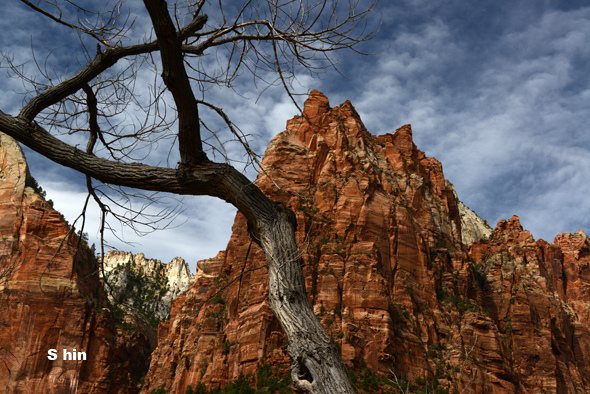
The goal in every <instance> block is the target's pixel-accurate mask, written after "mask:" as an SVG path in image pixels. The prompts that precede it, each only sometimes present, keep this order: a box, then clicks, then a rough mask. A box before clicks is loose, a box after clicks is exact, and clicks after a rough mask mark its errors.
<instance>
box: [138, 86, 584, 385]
mask: <svg viewBox="0 0 590 394" xmlns="http://www.w3.org/2000/svg"><path fill="white" fill-rule="evenodd" d="M262 166H263V168H264V172H262V171H261V172H260V174H259V176H258V179H257V180H256V185H257V186H258V187H260V188H261V189H262V191H263V192H264V193H265V194H266V195H268V196H269V197H270V198H271V199H273V200H275V201H280V202H282V203H283V204H285V205H287V206H289V207H290V208H291V209H292V210H293V211H294V212H295V214H296V216H297V223H298V228H297V232H296V237H297V241H298V244H299V255H297V256H293V258H294V259H297V260H298V261H299V262H300V264H301V266H302V268H303V271H304V274H305V278H306V287H307V292H308V296H309V300H310V302H311V304H312V305H313V308H314V310H315V312H316V314H317V316H318V319H320V321H321V322H322V324H323V326H324V327H325V328H326V331H327V332H328V335H329V336H330V337H331V338H332V340H333V341H334V343H335V344H336V345H337V347H338V349H339V350H340V351H341V354H342V358H343V360H344V363H345V365H346V366H347V368H349V369H351V370H353V372H352V376H353V382H354V384H355V385H356V386H357V388H363V389H367V390H369V391H371V390H372V391H378V390H379V389H375V388H374V387H373V383H374V382H375V381H378V385H379V387H381V389H382V390H387V388H388V387H396V388H398V386H397V384H398V383H399V384H400V385H406V386H407V385H408V384H410V385H411V387H412V390H414V391H416V390H418V389H422V390H426V389H428V391H429V392H430V391H434V389H435V388H436V387H442V388H447V389H449V391H451V392H453V391H455V392H475V393H484V392H485V393H490V392H491V393H513V392H523V393H524V392H543V391H545V392H548V393H549V392H551V393H567V392H571V393H573V392H585V391H588V390H590V381H589V379H590V373H589V371H588V365H590V364H589V362H590V355H589V354H588V349H590V346H589V345H588V339H589V338H590V335H588V334H589V333H588V320H589V317H588V316H589V310H590V303H589V302H590V300H589V299H588V296H589V294H588V288H589V287H588V286H589V283H588V280H589V279H590V274H588V272H587V271H588V258H589V253H588V250H589V249H588V245H589V244H588V240H587V238H586V237H585V236H584V235H583V234H571V235H567V234H566V235H562V236H558V237H557V238H556V241H555V242H554V243H553V244H547V243H546V242H544V241H535V240H534V239H533V238H532V236H530V234H528V232H526V231H524V230H523V229H522V227H521V226H520V224H519V223H518V219H516V218H512V219H511V220H509V221H503V222H500V223H499V224H498V227H497V228H496V230H495V231H494V233H493V234H491V239H489V240H480V241H479V242H475V243H471V242H468V241H466V239H465V238H464V237H463V226H464V225H465V224H464V221H462V220H461V214H462V212H464V211H462V210H461V208H460V206H459V204H458V199H457V198H456V196H455V194H454V190H453V188H452V187H451V186H450V184H447V183H446V182H445V178H444V175H443V171H442V166H441V164H440V163H439V162H438V161H437V160H435V159H433V158H429V157H426V156H425V154H424V153H423V152H421V151H420V150H418V149H417V147H416V146H415V144H414V143H413V140H412V129H411V127H410V126H409V125H406V126H403V127H400V128H398V129H397V130H395V131H392V132H391V133H389V134H384V135H381V136H378V137H375V136H373V135H371V134H370V133H368V132H367V130H366V129H365V127H364V125H363V123H362V121H361V119H360V118H359V116H358V114H357V112H356V111H355V109H354V108H353V106H352V104H351V103H350V102H348V101H347V102H345V103H344V104H342V105H340V106H338V107H335V108H331V107H330V105H329V102H328V99H327V98H326V97H325V96H324V95H323V94H321V93H320V92H317V91H312V92H311V95H310V97H309V98H308V100H307V101H306V103H305V107H304V110H303V116H297V117H295V118H294V119H292V120H290V121H289V122H288V123H287V128H286V130H285V131H283V132H282V133H279V134H278V135H277V136H276V137H275V138H274V139H273V140H272V141H271V143H270V145H269V147H268V149H267V151H266V153H265V157H264V160H263V163H262ZM470 226H471V225H469V224H468V225H466V227H470ZM471 227H473V226H471ZM475 227H477V225H476V226H475ZM488 234H489V232H488ZM478 238H479V235H477V236H474V237H472V238H471V240H476V239H478ZM482 238H483V237H482ZM469 243H471V245H470V246H469V249H468V248H467V244H469ZM264 264H265V257H264V254H263V252H262V251H261V249H260V248H259V247H258V246H257V245H256V244H255V243H254V242H252V240H251V239H250V237H249V236H248V231H247V225H246V220H245V219H244V217H243V216H242V215H240V214H238V215H237V216H236V219H235V222H234V226H233V233H232V236H231V239H230V241H229V243H228V246H227V249H226V250H225V251H224V252H221V253H220V254H219V255H218V256H217V257H215V258H212V259H209V260H206V261H203V262H199V264H198V266H199V267H200V271H199V272H197V275H196V280H195V282H194V284H193V285H192V286H191V288H190V289H189V290H188V291H186V292H185V293H183V294H182V295H181V296H180V297H179V298H177V299H176V300H175V301H174V302H173V305H172V312H171V319H170V321H168V322H165V323H161V324H160V329H159V333H158V340H159V342H158V348H157V349H156V351H155V352H154V353H153V354H152V360H151V365H150V371H149V373H148V375H147V377H146V384H145V386H144V388H143V392H145V393H148V392H150V391H151V390H153V389H158V388H165V389H170V390H171V392H184V391H185V390H186V388H187V387H188V386H189V385H191V386H192V387H193V388H195V387H196V386H197V385H198V384H200V383H202V384H204V385H206V386H207V387H208V388H214V387H217V386H223V385H225V384H227V383H228V382H229V381H232V380H234V379H236V378H238V377H239V375H240V374H244V375H245V376H247V374H249V373H254V372H255V371H256V370H257V368H259V367H260V366H262V365H268V364H270V365H271V366H273V368H276V369H272V370H273V371H275V372H276V373H277V374H282V373H284V372H285V371H286V370H287V367H286V366H288V365H289V363H290V360H289V358H288V356H287V355H286V353H285V350H286V345H287V338H286V337H285V335H284V334H283V332H282V330H281V328H280V325H279V323H278V322H277V320H276V319H275V317H274V316H273V314H272V312H271V310H270V308H269V304H268V275H267V271H266V269H265V267H264ZM367 367H368V368H369V370H367V369H366V368H367ZM366 371H372V372H371V373H372V374H374V375H371V374H368V372H366ZM369 378H371V379H372V380H371V379H369ZM406 386H404V387H406Z"/></svg>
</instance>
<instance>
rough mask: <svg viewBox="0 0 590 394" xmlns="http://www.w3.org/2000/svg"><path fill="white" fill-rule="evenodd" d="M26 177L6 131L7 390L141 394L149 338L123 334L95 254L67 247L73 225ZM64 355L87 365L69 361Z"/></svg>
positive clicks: (3, 386)
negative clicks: (81, 357)
mask: <svg viewBox="0 0 590 394" xmlns="http://www.w3.org/2000/svg"><path fill="white" fill-rule="evenodd" d="M27 176H28V171H27V165H26V162H25V159H24V156H23V154H22V151H21V149H20V147H19V146H18V144H17V143H16V142H15V141H14V140H13V139H12V138H10V137H8V136H6V135H4V134H2V133H0V239H1V241H0V275H2V276H3V277H2V278H1V279H0V391H1V392H6V393H70V392H77V393H129V392H136V391H137V388H136V386H135V384H134V383H133V381H134V380H135V381H136V380H137V378H133V374H137V373H141V371H142V370H145V368H146V363H147V362H148V358H149V344H148V343H147V340H146V338H145V337H143V336H142V335H140V334H126V335H124V336H123V335H121V333H117V330H116V329H115V326H114V324H113V318H112V315H111V312H110V310H109V309H107V308H106V307H107V302H106V296H105V293H104V290H103V289H102V284H101V283H100V282H99V280H98V276H97V275H96V269H97V265H96V261H95V259H94V256H93V255H92V252H91V251H90V250H89V249H88V247H86V246H84V245H82V246H81V247H80V250H79V251H78V252H76V248H77V246H78V238H77V237H74V236H72V235H70V236H69V237H68V238H66V240H65V241H64V242H63V244H62V241H63V240H64V237H66V234H67V232H68V229H69V227H68V226H67V224H66V223H65V222H64V221H63V219H62V218H61V217H60V214H59V213H58V212H56V211H55V210H53V209H52V208H51V207H50V206H49V205H48V204H47V203H46V202H45V201H44V200H43V199H42V198H41V197H40V196H39V195H37V194H35V193H34V191H33V189H32V188H31V187H26V186H25V180H26V178H27ZM60 245H61V246H60ZM49 349H56V350H57V355H58V358H57V360H55V361H51V360H49V359H48V350H49ZM64 349H65V350H67V351H69V352H73V350H74V349H76V351H77V352H85V353H86V357H87V359H86V361H64V360H62V351H63V350H64Z"/></svg>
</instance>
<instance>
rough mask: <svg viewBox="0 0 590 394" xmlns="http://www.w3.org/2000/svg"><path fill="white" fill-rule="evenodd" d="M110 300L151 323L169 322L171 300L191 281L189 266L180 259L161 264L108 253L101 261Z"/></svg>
mask: <svg viewBox="0 0 590 394" xmlns="http://www.w3.org/2000/svg"><path fill="white" fill-rule="evenodd" d="M104 272H105V276H106V280H107V282H108V283H109V285H110V286H108V288H107V290H109V288H110V290H111V291H107V294H108V296H109V300H110V301H111V302H112V303H113V304H114V305H117V306H118V307H120V308H122V309H123V310H124V312H126V313H129V314H132V315H138V317H140V318H141V319H143V320H146V321H147V322H148V323H150V324H154V325H155V327H157V324H158V323H159V322H160V321H163V320H168V318H169V316H170V308H171V307H172V301H173V300H174V299H175V298H176V297H178V295H180V294H181V293H182V292H183V291H185V290H187V289H188V288H189V286H190V284H191V282H192V278H193V275H191V273H190V269H189V266H188V263H187V262H186V261H184V259H182V258H180V257H176V258H174V259H173V260H172V261H171V262H170V263H168V264H164V263H162V262H161V261H160V260H156V259H146V258H145V256H144V255H143V253H139V254H137V255H133V254H132V253H128V252H121V251H109V252H107V254H106V255H105V258H104Z"/></svg>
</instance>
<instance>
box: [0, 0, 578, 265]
mask: <svg viewBox="0 0 590 394" xmlns="http://www.w3.org/2000/svg"><path fill="white" fill-rule="evenodd" d="M572 4H573V3H572ZM572 4H568V5H567V6H566V5H565V4H564V2H554V1H547V2H542V4H541V3H534V4H533V3H531V2H525V1H516V2H496V1H485V0H484V1H482V2H478V3H477V4H475V3H473V2H469V1H467V0H456V1H452V2H445V3H444V4H443V3H441V2H432V1H423V0H406V1H396V2H381V3H380V11H382V13H381V14H380V15H379V14H378V13H375V14H374V15H372V16H371V18H372V19H371V23H372V25H371V26H370V27H371V28H372V27H374V26H377V23H379V22H378V19H379V18H382V27H381V32H380V34H379V36H378V37H377V38H376V39H375V40H373V41H372V42H369V43H367V45H366V46H364V47H361V48H360V49H361V50H363V51H366V52H370V53H375V55H374V56H369V57H366V56H361V55H359V54H355V53H352V52H343V53H342V58H341V59H342V61H341V62H340V63H339V68H340V69H341V71H342V72H343V73H344V74H345V75H347V76H348V77H350V79H344V78H342V77H340V75H339V74H337V73H331V72H328V73H327V74H325V75H322V78H320V79H313V78H311V77H310V76H309V75H307V74H301V75H298V85H297V86H296V87H297V91H298V92H300V93H301V92H306V91H307V90H308V89H312V88H317V89H319V90H321V91H323V92H324V93H325V94H327V96H328V97H329V99H330V101H331V103H332V105H333V106H335V105H339V104H340V103H342V102H344V101H345V100H346V99H350V100H351V101H352V103H353V105H355V107H356V109H357V110H358V112H359V113H360V115H361V117H362V119H363V121H364V123H365V125H366V126H367V128H368V129H369V131H371V132H373V133H374V134H383V133H386V132H392V131H394V130H395V129H396V128H398V127H399V126H401V125H403V124H407V123H411V124H412V126H413V130H414V138H415V142H416V144H417V145H418V147H419V149H421V150H423V151H425V152H426V154H427V155H429V156H432V157H436V158H437V159H438V160H440V161H441V162H442V164H443V166H444V169H445V175H446V177H447V178H448V179H450V180H451V181H452V182H453V183H454V184H455V187H456V188H457V191H458V194H459V197H460V198H461V199H462V201H463V202H465V203H466V204H467V205H468V206H470V207H471V208H472V209H474V210H475V211H476V212H477V213H478V214H480V215H481V216H483V217H484V218H485V219H487V220H488V221H489V222H490V223H491V224H494V223H495V222H496V221H498V220H500V219H506V218H509V217H510V216H512V215H513V214H517V215H519V216H520V218H521V222H522V223H523V225H524V226H525V227H526V228H527V229H529V230H531V231H532V233H533V235H534V236H535V237H537V238H539V237H542V238H545V239H547V240H551V239H552V238H553V236H554V235H555V234H557V233H558V232H562V231H576V230H578V229H579V228H586V229H588V228H590V217H589V212H590V201H589V200H588V199H587V198H585V196H588V195H589V193H590V186H589V185H590V179H589V177H588V175H587V174H588V172H587V168H590V161H589V159H588V158H590V133H588V126H587V123H588V119H589V118H590V109H589V107H588V105H587V103H588V102H589V100H590V83H589V81H588V78H587V67H586V65H587V64H588V63H590V49H589V47H588V45H587V43H588V42H589V41H590V23H588V22H589V20H590V7H582V6H579V5H572ZM0 8H1V10H2V11H3V14H4V15H9V14H10V15H14V18H18V19H20V20H23V21H25V20H27V18H30V17H31V16H30V15H29V14H30V13H29V12H24V11H23V7H22V6H19V7H16V6H14V5H13V4H12V3H6V4H2V5H0ZM136 11H137V10H136ZM378 11H379V10H378ZM136 14H137V15H139V16H138V18H139V19H138V22H137V23H136V24H135V25H134V27H133V29H134V30H133V34H134V37H136V38H137V37H141V36H142V35H144V34H145V32H146V31H147V30H149V29H147V28H146V26H148V25H149V21H148V17H147V16H146V14H145V13H144V12H141V13H139V12H137V13H136ZM8 19H9V18H4V22H0V23H4V25H1V24H0V28H2V29H3V31H4V32H5V33H4V34H3V37H2V48H3V49H5V50H10V51H12V52H14V53H15V54H16V55H18V56H21V57H20V58H19V60H24V59H26V58H25V55H24V54H26V53H28V50H29V47H30V41H29V35H30V34H32V33H34V36H35V37H36V38H35V39H36V40H38V38H37V37H39V34H37V33H41V36H43V35H44V34H43V32H45V31H46V29H47V28H46V25H43V24H42V23H36V22H31V23H29V22H27V23H23V24H19V23H12V22H10V21H8ZM29 20H30V19H29ZM7 23H10V24H8V25H7ZM44 36H45V39H46V40H45V41H35V42H36V43H37V42H39V43H40V44H41V45H40V46H41V47H44V48H45V49H46V50H47V51H49V50H51V49H52V48H53V47H55V46H56V45H55V42H70V41H71V39H72V38H71V37H68V36H65V35H64V36H57V37H53V38H52V37H49V35H48V34H45V35H44ZM39 40H40V39H39ZM51 40H53V41H54V42H53V43H51ZM48 41H49V44H51V45H49V44H48V43H47V42H48ZM63 48H65V49H63ZM68 57H69V58H70V60H71V57H72V52H71V49H70V47H69V46H67V45H64V46H61V45H60V46H59V48H58V51H57V52H56V53H55V60H54V61H55V63H52V64H61V63H60V62H63V61H64V60H65V59H67V58H68ZM219 59H220V58H218V57H215V56H210V57H203V58H202V60H203V62H204V66H206V67H217V66H218V61H219ZM155 61H158V59H157V58H156V59H155ZM265 77H267V76H266V75H265ZM258 82H260V81H258ZM153 83H154V81H153V78H152V74H150V73H149V72H148V70H145V71H142V72H140V74H139V78H138V81H137V84H136V88H137V92H138V93H141V97H140V100H141V103H144V102H146V101H147V98H148V97H149V90H148V88H149V87H150V86H151V85H152V84H153ZM299 85H300V86H299ZM18 87H19V86H18V85H17V84H16V81H14V80H6V79H4V78H2V79H0V88H2V89H3V91H7V92H10V91H11V90H12V89H15V88H18ZM260 91H261V86H260V85H258V86H257V85H256V84H255V83H254V80H253V79H252V78H251V76H248V75H246V74H244V75H243V76H242V77H241V78H240V79H239V80H236V83H235V84H234V86H233V87H232V89H230V88H227V87H214V88H212V89H210V90H207V91H206V92H205V93H206V98H207V99H208V100H209V101H210V102H211V103H212V104H214V105H218V106H220V107H222V108H223V109H224V110H225V111H227V113H228V114H229V115H230V117H231V118H232V119H233V120H234V121H235V122H236V123H237V124H238V126H239V127H240V128H241V130H242V131H243V132H244V133H246V134H251V135H252V136H253V138H252V147H253V148H254V149H255V150H256V151H257V152H259V153H263V152H264V150H265V148H266V146H267V144H268V142H269V141H270V139H271V138H272V137H273V136H274V135H276V133H278V132H280V131H282V130H284V128H285V122H286V120H287V119H290V118H291V117H293V115H295V114H296V113H297V110H296V108H295V106H294V105H293V104H292V103H291V101H290V99H289V98H288V97H287V95H286V94H285V93H284V91H283V90H282V88H281V87H280V86H274V87H271V88H270V89H269V90H267V91H266V92H264V94H263V95H262V96H261V97H260V98H259V97H258V95H259V93H260ZM298 99H299V100H300V101H299V103H300V105H301V104H302V101H303V99H304V97H298ZM20 105H21V102H20V97H17V98H14V96H13V95H12V94H6V95H3V96H2V97H0V109H2V110H3V111H5V112H6V111H9V112H11V113H14V112H13V111H15V110H17V109H18V108H20ZM200 114H201V115H202V116H203V119H204V120H205V121H206V122H207V124H208V125H210V126H211V128H212V129H213V130H216V131H217V130H221V128H222V126H223V124H222V122H221V120H220V119H219V117H218V116H217V115H215V114H213V113H211V112H210V111H206V110H205V109H201V112H200ZM168 115H170V114H168ZM120 119H121V120H123V118H120ZM167 119H170V118H167ZM219 137H220V139H221V140H222V141H226V140H228V139H231V138H232V136H231V135H230V134H229V133H228V132H227V131H220V132H219ZM74 138H79V139H76V140H72V141H74V143H76V144H82V146H84V145H85V140H84V138H82V136H75V137H74ZM227 150H228V153H229V155H230V156H231V157H232V158H234V159H235V160H236V161H235V162H234V164H235V165H236V167H238V168H239V169H240V170H242V169H243V165H242V164H241V163H240V162H239V160H241V159H243V154H244V151H243V149H242V147H241V146H240V145H239V144H238V143H235V142H232V143H229V144H228V145H227ZM169 152H170V141H163V142H162V143H161V144H159V145H157V146H154V150H152V151H151V153H150V155H149V156H148V162H150V163H152V164H158V165H169V166H172V167H174V166H175V165H176V164H175V163H176V162H177V161H178V153H177V152H176V148H175V147H173V148H172V154H171V156H170V157H168V154H169ZM29 156H31V157H30V158H29ZM27 158H28V159H29V160H30V166H31V168H32V172H33V175H34V176H36V177H37V179H38V180H39V183H40V184H41V185H42V186H43V187H44V188H45V189H46V190H47V193H48V198H52V199H53V200H54V201H55V203H56V206H57V207H58V209H60V210H63V211H64V212H63V213H64V215H66V217H67V218H68V220H70V221H72V220H73V218H75V216H77V214H78V213H77V212H78V210H79V209H80V207H79V205H80V202H79V201H80V200H83V198H85V191H84V178H83V177H82V176H80V175H79V174H76V173H75V172H74V171H71V170H67V169H64V168H63V167H60V166H52V165H50V164H48V163H47V161H46V160H44V159H40V158H36V157H34V156H33V155H29V154H28V155H27ZM216 160H218V161H221V160H223V159H222V158H220V157H219V156H218V157H217V158H216ZM246 174H247V175H248V176H249V178H250V179H254V177H255V175H256V174H255V171H254V170H253V169H252V168H248V169H247V172H246ZM66 180H67V181H66ZM66 185H67V186H66ZM184 206H185V207H186V211H185V212H184V216H182V217H180V218H179V223H180V222H182V221H183V220H184V219H187V220H188V221H187V222H186V223H185V224H184V225H182V226H181V227H179V228H178V229H171V230H166V231H161V232H156V233H153V234H150V235H148V236H146V237H143V238H137V237H136V236H135V235H134V234H133V233H132V232H130V231H128V230H124V236H125V238H126V239H127V240H132V241H134V242H139V243H140V245H138V246H137V247H136V248H134V249H133V251H135V252H144V253H146V255H147V256H148V257H155V258H160V259H161V260H163V261H169V260H170V259H171V258H172V257H174V256H176V255H181V256H183V257H185V258H187V259H188V260H190V261H193V262H194V261H196V259H198V258H205V257H211V256H213V255H215V253H216V252H217V251H218V250H220V249H223V248H224V247H225V244H226V243H227V240H228V238H229V232H230V228H231V224H232V223H233V218H234V215H235V209H234V208H232V207H231V206H229V205H227V204H225V203H223V202H221V201H220V200H212V199H210V200H203V199H199V198H185V199H184ZM92 225H94V229H96V228H97V227H96V226H97V222H96V219H93V223H92ZM89 229H90V227H89ZM92 231H96V230H89V231H88V232H89V234H90V235H91V237H93V236H95V234H93V232H92ZM120 247H121V248H122V249H124V250H129V249H126V248H127V246H125V245H120Z"/></svg>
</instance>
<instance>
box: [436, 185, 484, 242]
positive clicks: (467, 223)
mask: <svg viewBox="0 0 590 394" xmlns="http://www.w3.org/2000/svg"><path fill="white" fill-rule="evenodd" d="M445 184H446V186H447V188H448V189H450V190H452V191H453V195H454V196H455V199H456V200H457V206H458V207H459V214H460V216H461V241H462V242H463V244H464V245H469V244H471V243H473V242H478V241H480V240H482V239H488V238H489V237H490V236H491V235H492V232H493V229H492V228H491V227H490V225H489V224H488V222H487V221H485V220H483V219H482V218H480V217H479V216H478V215H477V214H476V213H475V212H473V211H472V210H471V209H469V207H468V206H466V205H465V204H463V203H462V202H461V201H460V200H459V197H458V196H457V191H456V190H455V187H454V186H453V184H452V183H451V182H449V181H448V180H447V181H446V183H445Z"/></svg>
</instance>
